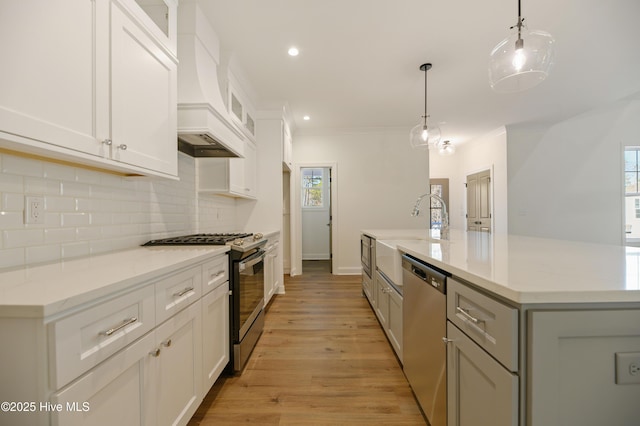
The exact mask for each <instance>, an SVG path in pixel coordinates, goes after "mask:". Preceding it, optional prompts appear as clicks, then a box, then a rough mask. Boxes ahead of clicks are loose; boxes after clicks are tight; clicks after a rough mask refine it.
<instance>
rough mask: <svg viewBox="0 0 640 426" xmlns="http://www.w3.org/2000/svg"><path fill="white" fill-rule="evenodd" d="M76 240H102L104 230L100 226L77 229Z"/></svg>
mask: <svg viewBox="0 0 640 426" xmlns="http://www.w3.org/2000/svg"><path fill="white" fill-rule="evenodd" d="M75 233H76V239H77V240H80V241H91V240H99V239H100V238H102V228H100V227H98V226H82V227H79V228H75Z"/></svg>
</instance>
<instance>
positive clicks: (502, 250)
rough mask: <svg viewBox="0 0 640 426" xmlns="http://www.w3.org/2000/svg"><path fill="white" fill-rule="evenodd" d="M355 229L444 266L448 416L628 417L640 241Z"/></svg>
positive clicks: (637, 353)
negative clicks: (638, 243)
mask: <svg viewBox="0 0 640 426" xmlns="http://www.w3.org/2000/svg"><path fill="white" fill-rule="evenodd" d="M363 233H365V234H367V235H370V236H372V237H374V238H381V240H380V241H379V242H380V243H385V244H388V245H390V246H395V247H397V249H398V252H399V253H406V254H407V255H409V256H412V257H413V258H415V259H418V260H420V261H422V262H425V263H427V264H430V265H432V266H435V267H437V268H440V269H441V270H443V271H446V272H447V273H449V274H451V278H450V279H449V280H448V285H447V287H448V288H447V315H446V317H447V318H446V319H445V318H443V319H442V320H443V321H447V336H446V339H448V344H447V382H448V383H447V385H448V397H447V400H448V410H447V413H448V418H449V422H448V424H449V425H454V424H456V425H457V424H466V422H468V421H469V419H470V418H474V419H475V420H474V421H473V424H474V425H482V424H491V425H496V424H505V425H507V424H508V425H558V426H560V425H566V424H580V425H601V424H620V425H632V424H636V422H637V419H638V418H639V417H640V408H639V406H638V404H637V401H638V400H640V383H638V374H637V373H636V374H634V372H636V369H635V368H634V367H633V365H636V364H635V363H636V360H640V284H639V283H640V268H639V264H640V262H639V260H640V250H638V249H637V248H632V247H622V246H610V245H599V244H590V243H582V242H573V241H560V240H551V239H542V238H533V237H523V236H514V235H504V236H500V235H498V236H496V235H489V234H484V233H475V232H463V231H458V230H452V232H451V238H450V240H448V241H444V240H440V239H437V238H433V237H432V236H431V235H429V236H428V237H427V238H421V237H422V236H423V234H419V235H417V237H418V238H415V237H414V238H413V239H406V238H405V239H403V238H404V237H405V236H406V233H403V232H397V233H394V232H393V230H367V231H363ZM403 234H404V235H403ZM385 237H391V238H392V240H389V241H385V240H384V238H385ZM443 337H445V336H443ZM465 419H466V420H465Z"/></svg>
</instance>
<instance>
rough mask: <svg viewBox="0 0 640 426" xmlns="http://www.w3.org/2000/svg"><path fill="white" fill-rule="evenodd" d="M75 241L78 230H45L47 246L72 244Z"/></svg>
mask: <svg viewBox="0 0 640 426" xmlns="http://www.w3.org/2000/svg"><path fill="white" fill-rule="evenodd" d="M75 239H76V230H75V229H73V228H57V229H45V230H44V241H45V243H47V244H50V243H63V242H70V241H75Z"/></svg>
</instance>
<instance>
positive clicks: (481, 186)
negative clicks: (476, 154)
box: [465, 170, 493, 233]
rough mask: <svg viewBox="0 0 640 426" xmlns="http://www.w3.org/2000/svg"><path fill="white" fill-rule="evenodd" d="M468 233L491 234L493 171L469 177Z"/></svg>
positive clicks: (467, 186) (485, 171)
mask: <svg viewBox="0 0 640 426" xmlns="http://www.w3.org/2000/svg"><path fill="white" fill-rule="evenodd" d="M465 186H466V188H467V231H480V232H487V233H491V220H492V218H493V217H492V216H493V215H492V208H491V171H490V170H483V171H481V172H478V173H473V174H470V175H468V176H467V182H466V184H465Z"/></svg>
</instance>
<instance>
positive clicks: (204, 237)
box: [143, 232, 267, 253]
mask: <svg viewBox="0 0 640 426" xmlns="http://www.w3.org/2000/svg"><path fill="white" fill-rule="evenodd" d="M266 242H267V240H266V239H265V238H264V235H262V234H260V233H256V234H252V233H244V232H235V233H225V234H193V235H183V236H180V237H170V238H162V239H159V240H151V241H148V242H146V243H144V244H143V246H223V245H228V246H230V247H231V250H235V251H238V252H241V253H247V252H249V250H252V249H255V248H256V247H261V246H263V245H265V244H266Z"/></svg>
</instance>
